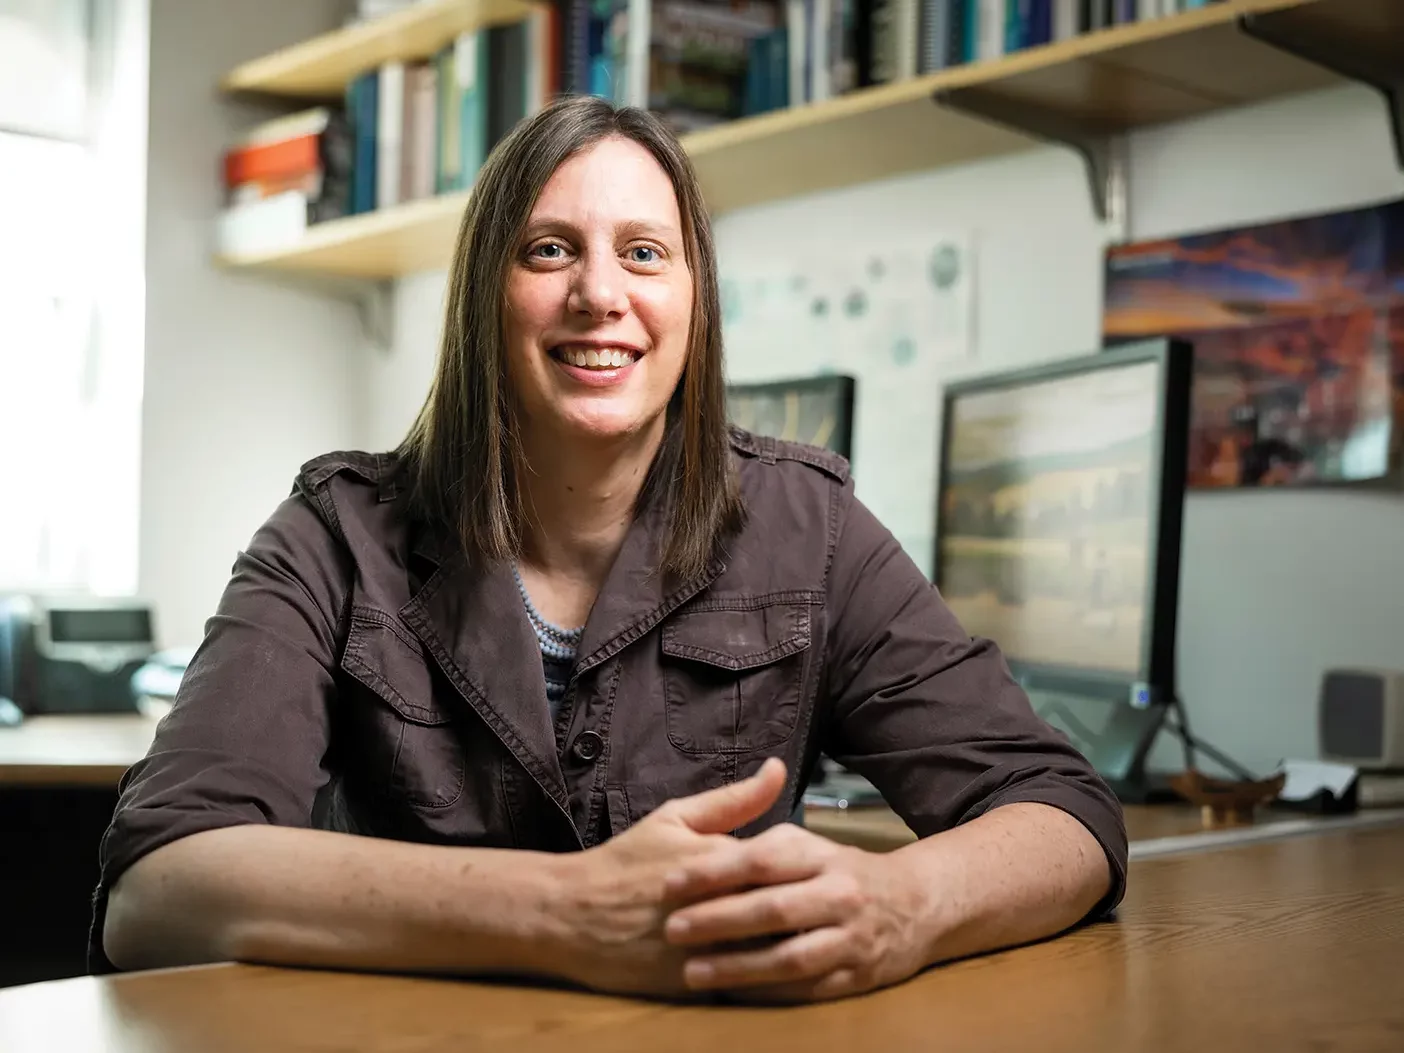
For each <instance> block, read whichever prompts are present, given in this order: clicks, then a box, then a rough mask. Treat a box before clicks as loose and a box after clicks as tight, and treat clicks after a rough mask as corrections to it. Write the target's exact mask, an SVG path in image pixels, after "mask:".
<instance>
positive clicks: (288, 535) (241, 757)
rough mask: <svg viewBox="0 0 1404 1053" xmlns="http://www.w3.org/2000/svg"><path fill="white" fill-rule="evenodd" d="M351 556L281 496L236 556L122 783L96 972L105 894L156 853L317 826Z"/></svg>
mask: <svg viewBox="0 0 1404 1053" xmlns="http://www.w3.org/2000/svg"><path fill="white" fill-rule="evenodd" d="M349 575H350V569H349V566H348V565H347V557H346V556H345V554H344V551H343V550H342V549H341V548H340V546H339V545H338V544H337V542H336V541H335V540H334V539H333V538H332V536H331V534H330V533H329V531H328V530H327V528H326V526H325V525H324V524H323V523H322V521H321V519H320V518H319V517H318V516H317V514H316V512H314V511H313V509H312V507H311V506H310V505H309V504H308V503H307V501H306V500H305V499H303V498H302V497H300V496H293V497H290V498H288V499H287V500H286V501H284V502H283V503H282V504H281V505H280V506H279V507H278V508H277V510H276V511H275V512H274V514H273V515H272V516H271V517H270V518H269V520H268V521H267V522H266V523H265V524H264V525H263V526H262V527H261V528H260V529H259V530H258V532H257V533H256V534H255V535H254V537H253V539H252V541H251V542H250V544H249V546H248V548H247V550H246V551H244V552H241V553H240V554H239V555H238V557H237V559H236V560H235V563H234V568H233V573H232V576H231V579H230V581H229V583H228V585H227V586H226V588H225V590H224V594H223V596H222V597H221V599H220V602H219V605H218V608H217V610H216V612H215V614H214V616H213V617H212V618H211V619H210V620H209V621H208V622H207V623H206V626H205V636H204V640H203V641H202V643H201V644H200V647H199V649H198V650H197V651H196V653H195V656H194V658H193V660H192V662H191V664H190V666H189V667H188V669H187V670H186V673H185V675H184V677H183V678H182V680H181V685H180V690H179V692H178V694H177V696H176V699H175V704H174V706H173V707H172V709H171V712H170V713H169V714H168V715H167V716H166V717H165V718H164V719H163V720H162V721H161V723H160V725H159V726H158V728H157V731H156V735H155V740H154V741H153V743H152V745H151V747H150V749H149V751H148V752H147V754H146V756H145V757H144V758H142V759H141V760H140V761H138V762H137V763H136V764H135V765H133V766H132V767H131V768H130V769H129V770H128V771H127V772H126V774H125V775H124V776H123V777H122V780H121V782H120V783H119V784H118V800H117V806H116V810H115V812H114V814H113V817H112V821H111V824H110V825H109V827H108V829H107V831H106V833H105V834H104V836H103V839H102V842H101V845H100V849H99V862H100V866H101V876H100V879H99V884H98V888H97V890H96V892H95V894H94V901H93V925H92V930H91V932H90V934H89V946H88V955H89V968H90V969H91V970H93V971H95V972H105V971H110V970H111V969H112V968H113V967H112V964H111V962H110V961H109V960H108V959H107V957H106V955H105V954H103V951H102V929H103V924H104V921H105V918H106V913H107V897H108V894H109V892H110V891H111V889H112V886H113V884H114V883H115V882H116V881H117V879H118V878H119V877H120V876H121V875H122V873H123V872H124V871H125V870H126V869H127V868H128V867H130V866H131V865H132V864H133V863H135V862H136V861H137V860H138V859H140V858H141V857H143V856H144V855H146V854H147V853H149V852H152V851H154V850H155V849H157V848H160V847H161V846H162V845H165V844H169V843H170V842H172V841H176V840H178V839H180V838H182V837H186V836H188V835H190V834H193V833H197V832H199V831H202V830H211V829H215V828H217V827H225V826H235V825H239V824H243V823H268V824H271V825H281V826H308V825H310V824H311V816H312V808H313V803H314V800H315V798H316V796H317V793H318V791H319V789H320V788H321V787H322V786H323V785H324V784H325V783H326V782H327V781H328V772H327V770H326V769H325V767H324V756H325V754H326V751H327V746H328V742H329V738H330V732H329V707H330V705H331V701H332V696H333V691H334V683H333V681H334V669H335V663H336V661H337V658H336V652H337V645H336V637H337V623H338V615H339V611H340V609H341V606H342V604H343V601H344V597H345V595H346V592H347V582H348V581H349Z"/></svg>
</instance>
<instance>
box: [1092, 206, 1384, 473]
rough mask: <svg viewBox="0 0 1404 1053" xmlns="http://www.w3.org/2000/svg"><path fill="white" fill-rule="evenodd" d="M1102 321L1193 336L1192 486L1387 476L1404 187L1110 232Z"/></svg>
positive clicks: (1117, 336)
mask: <svg viewBox="0 0 1404 1053" xmlns="http://www.w3.org/2000/svg"><path fill="white" fill-rule="evenodd" d="M1103 333H1104V335H1105V337H1106V340H1107V342H1108V343H1109V344H1110V345H1112V346H1115V345H1116V344H1117V343H1118V342H1120V341H1122V340H1127V339H1136V338H1139V337H1143V336H1149V335H1160V334H1172V335H1175V336H1178V337H1181V338H1183V339H1185V340H1188V341H1190V342H1192V343H1193V344H1194V349H1195V350H1194V359H1195V368H1194V387H1193V392H1192V394H1191V397H1190V405H1191V417H1190V438H1189V445H1190V461H1189V475H1188V480H1187V481H1188V484H1189V486H1191V487H1195V488H1210V489H1212V488H1225V487H1269V486H1304V485H1312V484H1322V483H1325V484H1330V483H1359V482H1366V481H1370V480H1377V479H1382V478H1385V477H1387V476H1388V475H1389V474H1390V473H1391V472H1392V471H1393V470H1396V469H1397V462H1398V459H1399V458H1398V451H1399V445H1400V435H1399V428H1400V424H1401V421H1404V201H1393V202H1387V203H1384V204H1380V205H1372V206H1369V207H1367V208H1360V209H1354V210H1351V211H1348V212H1333V213H1327V214H1323V215H1316V216H1306V217H1300V218H1295V219H1286V220H1280V221H1277V222H1273V223H1264V224H1260V225H1257V226H1252V227H1243V228H1237V229H1230V230H1221V231H1214V232H1211V233H1206V234H1193V235H1187V236H1184V237H1179V238H1167V239H1162V240H1157V241H1147V242H1140V243H1137V244H1132V245H1123V246H1116V247H1113V248H1112V249H1110V250H1108V253H1107V259H1106V304H1105V310H1104V315H1103Z"/></svg>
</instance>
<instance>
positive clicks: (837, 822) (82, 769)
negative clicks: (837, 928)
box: [0, 714, 1404, 852]
mask: <svg viewBox="0 0 1404 1053" xmlns="http://www.w3.org/2000/svg"><path fill="white" fill-rule="evenodd" d="M156 723H157V721H156V720H155V719H154V718H150V717H145V716H139V715H136V714H102V715H91V716H89V715H78V714H63V715H50V716H32V717H27V718H26V719H25V721H24V723H23V724H22V725H20V726H19V727H17V728H0V786H56V787H58V786H62V787H105V788H109V789H112V788H115V787H116V785H117V780H118V779H120V778H121V777H122V773H123V772H124V771H126V769H127V768H129V767H130V766H131V765H133V764H135V763H136V762H137V761H138V760H140V759H141V758H142V757H143V756H144V755H145V754H146V750H147V748H148V747H149V746H150V745H151V739H152V736H153V735H154V734H155V732H156ZM1258 816H1259V817H1258V821H1257V822H1256V823H1255V824H1254V825H1253V826H1252V827H1245V828H1228V829H1224V830H1215V831H1206V830H1205V829H1204V825H1203V820H1202V818H1201V815H1200V812H1199V809H1197V808H1193V807H1191V806H1189V805H1152V806H1139V805H1128V806H1127V807H1126V829H1127V834H1128V836H1129V837H1130V839H1131V841H1132V842H1133V847H1139V848H1141V849H1143V850H1145V849H1149V848H1150V847H1151V846H1149V845H1146V844H1142V843H1143V842H1160V843H1163V844H1164V846H1165V847H1166V848H1167V849H1168V848H1171V847H1181V846H1183V847H1186V848H1193V847H1200V845H1199V843H1198V842H1199V841H1200V840H1209V841H1215V840H1223V841H1225V842H1233V841H1237V840H1242V839H1243V838H1244V836H1245V831H1248V832H1249V833H1248V834H1247V836H1249V837H1252V836H1258V835H1260V834H1262V833H1263V832H1265V831H1267V829H1268V828H1274V829H1275V831H1276V832H1280V833H1281V834H1283V835H1286V834H1289V833H1295V832H1300V831H1301V830H1303V829H1305V828H1315V827H1316V826H1318V825H1322V824H1325V825H1328V826H1330V825H1346V826H1350V825H1364V826H1371V825H1377V824H1379V823H1382V822H1390V821H1404V810H1401V811H1391V812H1361V813H1360V814H1359V815H1358V816H1348V817H1344V818H1341V819H1315V818H1306V817H1303V816H1300V815H1297V814H1294V813H1289V812H1279V811H1272V810H1268V809H1262V810H1260V811H1259V813H1258ZM805 826H806V827H808V828H809V829H811V830H813V831H814V832H815V833H818V834H823V835H824V836H825V837H829V838H832V839H833V840H835V841H840V842H843V843H844V844H851V845H857V846H858V847H860V848H866V849H870V850H872V851H883V852H885V851H890V850H892V849H894V848H900V847H902V846H903V845H905V844H910V843H911V842H912V841H913V840H914V839H915V835H914V834H913V833H912V832H911V831H910V830H909V829H908V828H907V825H906V824H905V823H904V822H902V820H901V819H899V818H898V817H897V815H896V814H895V813H894V812H892V811H891V810H890V809H888V808H886V807H883V806H878V807H863V808H850V809H846V810H838V809H830V808H807V809H806V810H805Z"/></svg>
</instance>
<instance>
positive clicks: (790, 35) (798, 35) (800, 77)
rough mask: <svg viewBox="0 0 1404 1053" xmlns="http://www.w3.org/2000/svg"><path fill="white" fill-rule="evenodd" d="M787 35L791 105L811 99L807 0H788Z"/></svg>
mask: <svg viewBox="0 0 1404 1053" xmlns="http://www.w3.org/2000/svg"><path fill="white" fill-rule="evenodd" d="M785 35H786V37H787V39H788V47H789V53H790V76H789V82H790V83H789V89H790V105H791V106H800V105H803V104H804V103H805V102H808V101H809V62H808V59H809V54H808V51H809V48H808V44H809V4H807V3H806V0H786V3H785Z"/></svg>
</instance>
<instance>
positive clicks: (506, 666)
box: [400, 508, 725, 816]
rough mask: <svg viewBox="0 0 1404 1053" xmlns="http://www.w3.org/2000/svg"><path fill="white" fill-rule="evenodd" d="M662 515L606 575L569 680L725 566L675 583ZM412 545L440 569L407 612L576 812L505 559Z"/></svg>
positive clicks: (645, 522)
mask: <svg viewBox="0 0 1404 1053" xmlns="http://www.w3.org/2000/svg"><path fill="white" fill-rule="evenodd" d="M663 526H664V522H663V517H662V514H661V512H660V511H659V510H658V509H656V508H646V509H643V510H641V511H640V513H639V514H638V515H637V516H636V517H635V519H634V522H633V523H632V524H631V525H630V527H629V531H628V533H627V534H626V535H625V538H624V545H623V547H622V548H621V549H620V551H619V555H618V557H616V559H615V561H614V565H613V566H612V567H611V568H610V572H609V574H608V575H607V576H606V578H605V583H604V586H603V587H602V588H601V590H600V594H599V596H598V597H597V598H596V600H595V605H594V607H593V609H592V610H591V612H590V616H589V619H588V620H587V622H586V624H585V631H584V633H583V634H582V638H581V642H580V649H579V652H578V658H577V660H576V666H575V672H574V674H573V676H572V683H573V682H574V680H575V679H576V678H577V677H578V676H580V675H581V674H582V673H585V672H587V671H589V670H590V669H593V668H594V667H595V666H597V665H599V664H601V663H602V662H605V661H607V660H608V659H609V658H611V657H613V656H614V655H615V654H617V653H618V652H619V651H621V650H622V649H623V648H625V647H627V646H628V645H629V644H631V643H633V642H634V641H636V640H638V639H639V638H640V637H642V636H643V635H644V634H646V633H647V632H648V631H649V630H650V629H652V628H653V627H654V626H655V625H657V624H658V622H660V621H661V620H662V619H663V618H664V617H666V616H667V615H668V614H669V613H670V612H671V611H673V610H675V609H676V608H677V607H679V606H681V605H682V604H683V603H686V602H687V601H688V600H689V599H691V598H692V597H693V596H695V595H697V593H699V592H701V591H702V590H703V589H705V588H706V587H707V586H708V585H709V584H711V582H712V581H714V580H715V579H716V578H717V576H718V575H719V574H721V572H722V571H723V570H724V569H725V568H724V564H723V563H722V561H721V560H719V559H713V561H712V562H711V563H710V564H709V565H708V566H707V568H706V569H705V570H704V571H703V572H702V573H701V574H699V575H697V576H696V577H694V578H692V579H691V580H688V581H685V582H678V583H673V584H672V586H671V587H668V585H667V584H665V582H664V580H663V575H662V573H661V572H660V570H659V563H660V561H661V560H660V556H661V549H662V539H663ZM411 551H412V552H413V553H414V554H415V555H416V556H419V557H421V558H424V559H427V560H429V561H431V562H432V563H434V564H436V565H437V569H436V570H435V571H434V572H433V573H432V574H431V575H429V576H428V578H427V580H425V582H424V585H423V587H422V588H420V589H419V590H418V591H417V592H416V593H415V594H414V595H413V596H412V597H411V599H410V601H409V602H408V603H407V604H405V606H404V607H403V608H401V610H400V617H401V618H402V619H403V620H404V623H405V624H406V625H407V626H408V627H409V628H410V629H411V630H412V631H413V632H414V633H415V635H416V636H418V638H419V639H420V641H421V642H422V643H423V644H424V646H425V647H426V648H427V649H428V650H429V653H430V654H431V656H432V657H433V658H434V660H435V661H436V662H437V663H438V665H439V667H440V668H441V669H442V670H443V672H444V675H445V676H447V677H448V679H449V681H450V682H451V683H452V684H453V685H454V687H455V688H456V689H457V690H458V692H459V693H460V694H461V695H462V696H463V698H464V700H465V701H466V702H467V703H468V704H469V705H470V706H471V707H472V708H473V710H474V711H475V712H476V713H477V714H478V716H479V717H480V718H481V719H482V720H483V721H484V722H485V723H486V724H487V725H488V727H490V728H491V729H492V730H493V731H494V732H495V733H496V734H497V736H498V738H499V739H501V741H502V743H503V745H505V746H506V747H507V748H508V749H509V750H510V751H511V752H512V754H513V755H514V756H515V757H516V758H517V760H518V761H519V763H521V765H522V766H523V767H524V768H525V769H526V771H527V772H529V773H530V774H531V776H532V777H533V778H534V779H535V780H536V782H537V783H538V784H539V785H540V787H541V789H542V790H543V791H544V792H545V794H546V795H547V796H548V797H550V798H551V799H552V800H554V801H555V802H556V803H557V804H558V805H559V806H560V807H561V809H562V811H563V812H564V813H565V814H566V815H567V816H569V806H568V803H567V792H566V783H565V776H564V773H563V771H562V768H561V760H560V755H559V753H558V750H557V745H556V734H555V729H554V727H553V726H552V721H551V714H550V708H549V706H548V705H547V701H546V686H545V678H544V674H543V670H542V665H541V651H540V647H539V645H538V643H537V639H536V634H535V633H534V632H533V631H532V628H531V623H530V621H529V620H528V618H527V613H526V608H525V606H524V605H523V603H522V599H521V596H520V594H519V593H518V591H517V585H516V580H515V578H514V577H513V574H512V568H511V567H510V566H508V565H507V564H495V565H491V566H485V567H477V566H471V565H470V564H469V563H468V561H467V560H466V559H465V558H464V556H463V555H462V553H461V552H460V551H458V549H457V546H456V544H455V543H454V542H453V541H452V540H451V539H448V538H445V537H443V536H442V535H441V534H439V533H437V532H434V531H430V530H427V529H423V528H419V529H417V530H416V532H415V537H414V539H413V541H412V542H411Z"/></svg>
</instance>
